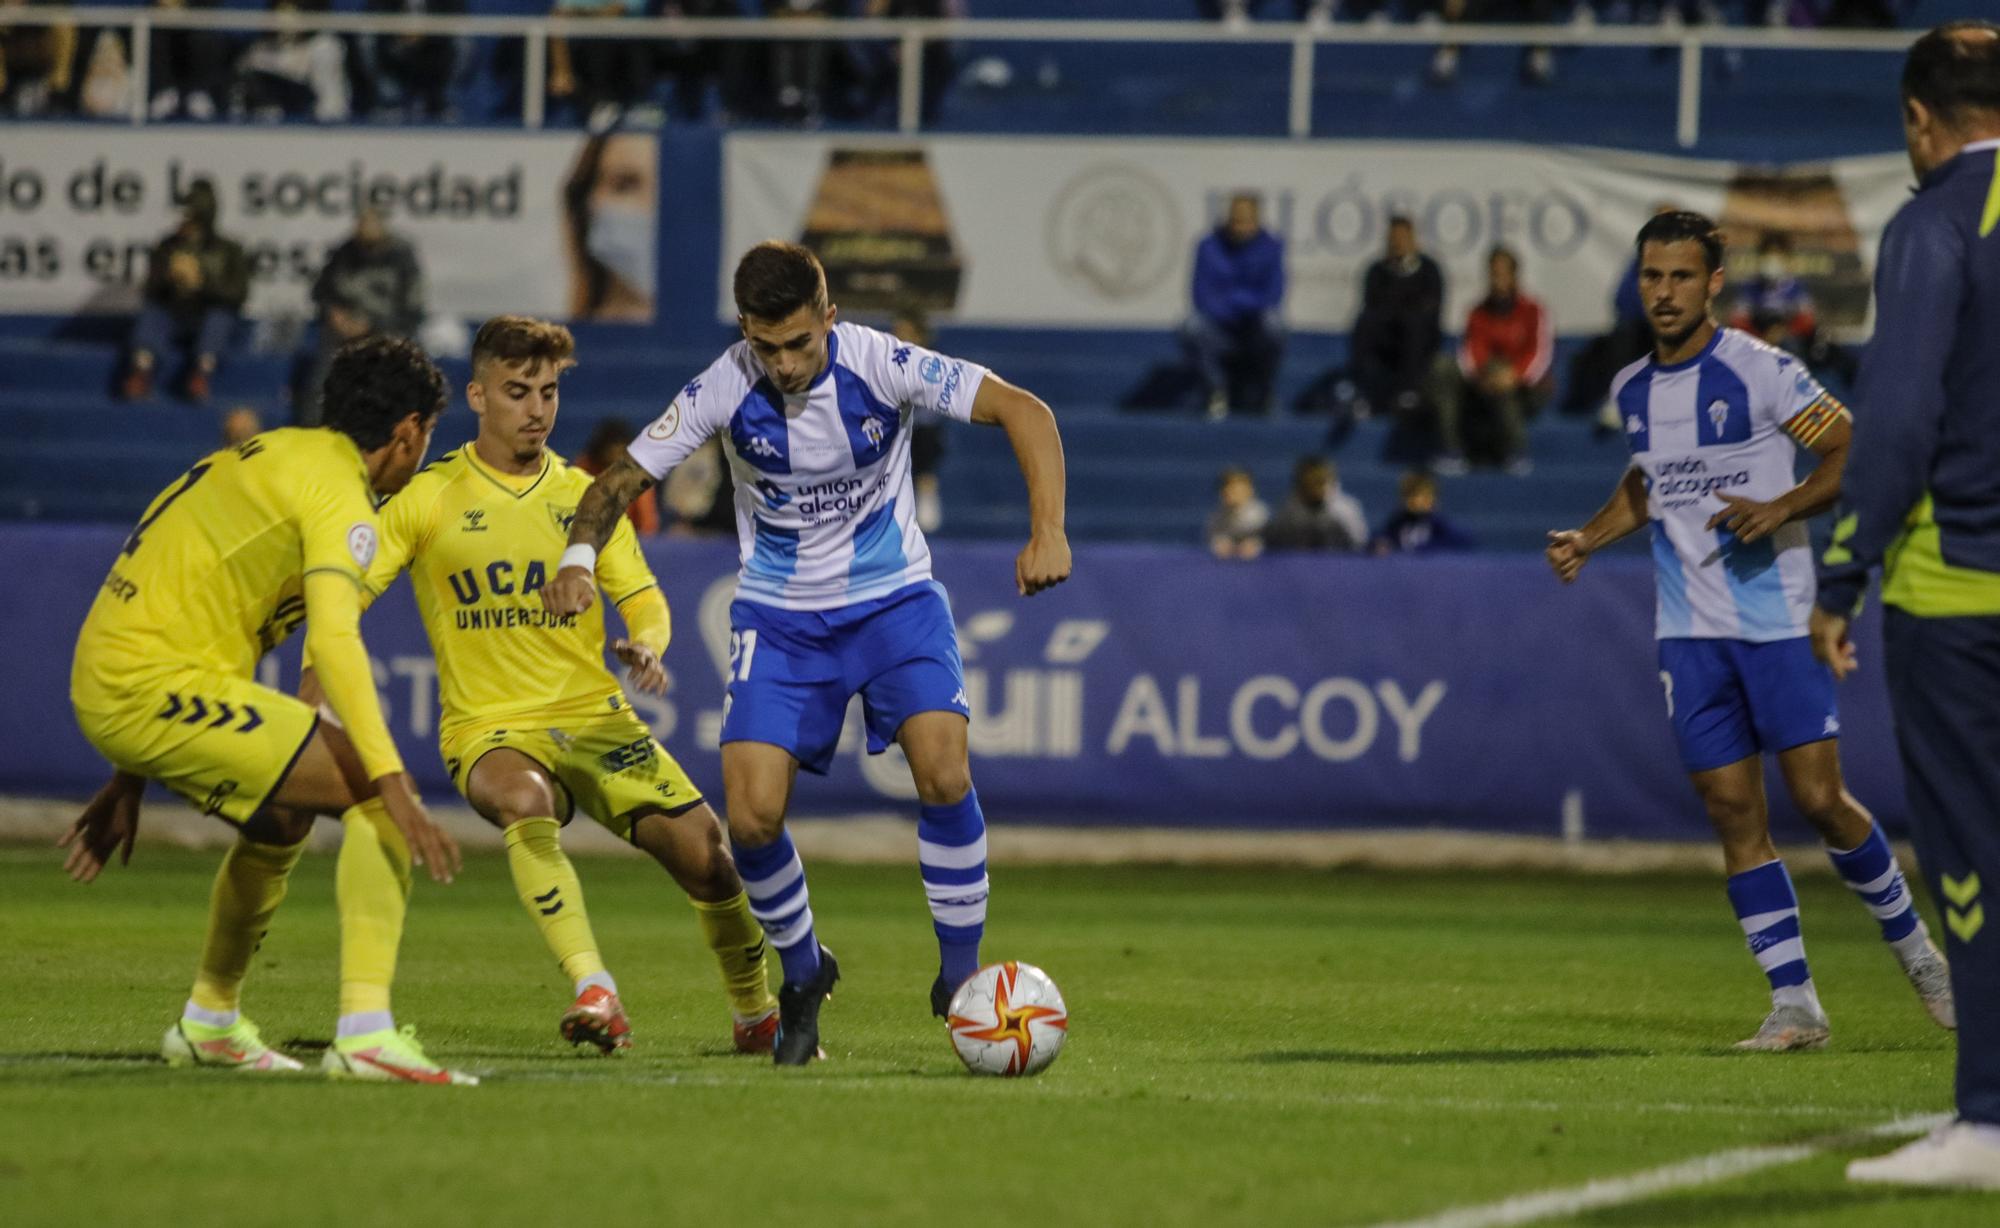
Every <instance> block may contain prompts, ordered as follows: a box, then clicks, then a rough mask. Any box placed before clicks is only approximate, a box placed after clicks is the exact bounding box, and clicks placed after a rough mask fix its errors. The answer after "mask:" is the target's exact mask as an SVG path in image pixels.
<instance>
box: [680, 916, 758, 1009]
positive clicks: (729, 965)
mask: <svg viewBox="0 0 2000 1228" xmlns="http://www.w3.org/2000/svg"><path fill="white" fill-rule="evenodd" d="M688 903H690V904H693V905H694V911H695V915H696V916H698V917H700V918H701V934H702V937H703V938H706V939H707V940H708V947H709V949H710V950H711V951H714V952H715V962H716V963H718V964H720V965H721V966H722V987H723V989H724V990H725V991H726V992H727V993H728V994H729V1008H730V1010H732V1011H734V1012H735V1013H736V1018H737V1019H738V1020H740V1021H743V1022H748V1021H750V1020H752V1019H761V1018H762V1017H764V1016H765V1015H768V1014H770V1013H771V1012H772V1011H773V1010H776V1009H777V1006H778V1000H777V999H776V998H774V997H772V996H771V978H770V973H769V971H768V965H767V961H768V960H769V959H770V954H771V949H770V944H769V943H767V942H765V941H764V927H763V926H761V925H758V924H757V919H756V918H755V917H753V916H751V915H750V897H749V896H748V895H747V894H745V893H743V892H740V891H739V892H737V893H736V896H735V898H733V899H728V900H723V901H722V902H720V903H717V904H709V903H704V902H703V901H701V900H696V899H690V900H689V901H688Z"/></svg>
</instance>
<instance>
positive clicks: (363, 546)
mask: <svg viewBox="0 0 2000 1228" xmlns="http://www.w3.org/2000/svg"><path fill="white" fill-rule="evenodd" d="M347 553H349V554H350V555H353V556H354V563H355V565H356V566H357V567H359V568H361V570H363V571H367V570H368V565H369V564H370V563H373V562H374V561H375V526H374V525H372V524H365V523H364V524H357V525H355V526H354V527H353V528H351V529H349V530H348V531H347Z"/></svg>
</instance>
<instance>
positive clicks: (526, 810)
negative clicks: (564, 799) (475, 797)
mask: <svg viewBox="0 0 2000 1228" xmlns="http://www.w3.org/2000/svg"><path fill="white" fill-rule="evenodd" d="M481 800H482V801H484V802H485V806H484V807H483V808H482V813H484V814H485V815H486V817H487V818H488V819H489V820H491V821H492V822H493V823H495V824H497V825H498V826H500V827H502V828H508V827H512V826H514V825H515V824H516V823H521V822H525V821H526V820H528V819H552V818H554V817H555V815H556V799H555V791H554V790H552V789H550V788H549V786H548V782H546V781H544V780H542V779H541V778H540V777H539V776H532V775H526V774H523V775H520V776H516V777H513V778H511V779H509V780H507V781H506V782H505V783H503V784H501V785H499V786H498V787H496V788H494V789H493V790H491V791H490V792H488V793H487V794H486V796H485V797H484V798H482V799H481Z"/></svg>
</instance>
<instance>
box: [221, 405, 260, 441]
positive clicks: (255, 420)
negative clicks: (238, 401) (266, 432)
mask: <svg viewBox="0 0 2000 1228" xmlns="http://www.w3.org/2000/svg"><path fill="white" fill-rule="evenodd" d="M263 429H264V418H263V416H262V415H261V414H259V413H258V412H257V407H256V406H255V405H238V406H236V407H235V408H234V409H232V410H230V411H229V412H228V413H226V414H224V415H222V446H223V447H225V448H233V447H235V446H236V445H237V444H240V443H243V442H245V441H247V440H248V439H249V438H250V437H251V436H252V435H255V434H257V433H259V432H260V431H262V430H263Z"/></svg>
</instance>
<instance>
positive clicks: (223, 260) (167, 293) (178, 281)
mask: <svg viewBox="0 0 2000 1228" xmlns="http://www.w3.org/2000/svg"><path fill="white" fill-rule="evenodd" d="M216 207H217V206H216V197H215V185H214V184H213V183H212V182H210V181H209V180H207V179H196V180H195V181H194V182H193V183H191V184H190V185H188V191H187V197H186V199H185V200H184V201H183V203H182V207H181V208H182V212H181V221H180V224H179V225H178V226H176V227H174V229H173V230H172V232H170V233H169V234H168V235H167V236H166V237H165V238H163V239H161V240H160V242H159V244H158V245H157V246H155V247H154V248H153V256H152V262H151V264H150V266H149V267H148V269H147V272H146V284H145V288H144V291H143V296H144V298H143V302H142V303H141V304H140V307H139V317H138V319H137V320H135V321H134V322H133V325H132V351H131V356H130V359H129V360H128V364H129V365H128V367H127V370H126V374H125V380H124V384H123V388H122V390H123V392H124V395H125V397H126V399H128V400H137V399H138V398H140V397H143V396H145V395H147V394H148V393H150V392H151V391H152V389H153V377H154V372H155V369H156V368H157V366H158V365H159V360H160V356H161V355H162V354H164V353H165V352H167V351H168V350H170V349H174V348H185V349H186V350H187V351H188V353H189V354H190V356H191V357H192V359H193V362H192V363H191V365H190V366H189V369H188V373H187V380H186V389H187V394H188V396H189V397H190V398H191V399H193V400H196V401H206V400H207V399H208V397H209V393H210V391H211V388H212V385H213V380H214V378H215V370H216V367H217V365H218V364H219V363H220V362H221V359H222V354H223V352H224V351H225V350H227V349H228V347H229V341H230V338H231V336H232V335H233V334H234V333H235V331H236V326H237V323H238V321H240V320H241V319H242V313H243V301H244V300H245V299H246V298H248V297H249V296H250V262H249V260H248V259H247V258H246V257H245V256H244V254H243V247H242V245H241V244H239V243H237V242H236V241H235V240H233V239H228V238H225V237H223V236H222V235H221V234H220V233H218V232H217V230H216V228H215V225H216Z"/></svg>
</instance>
